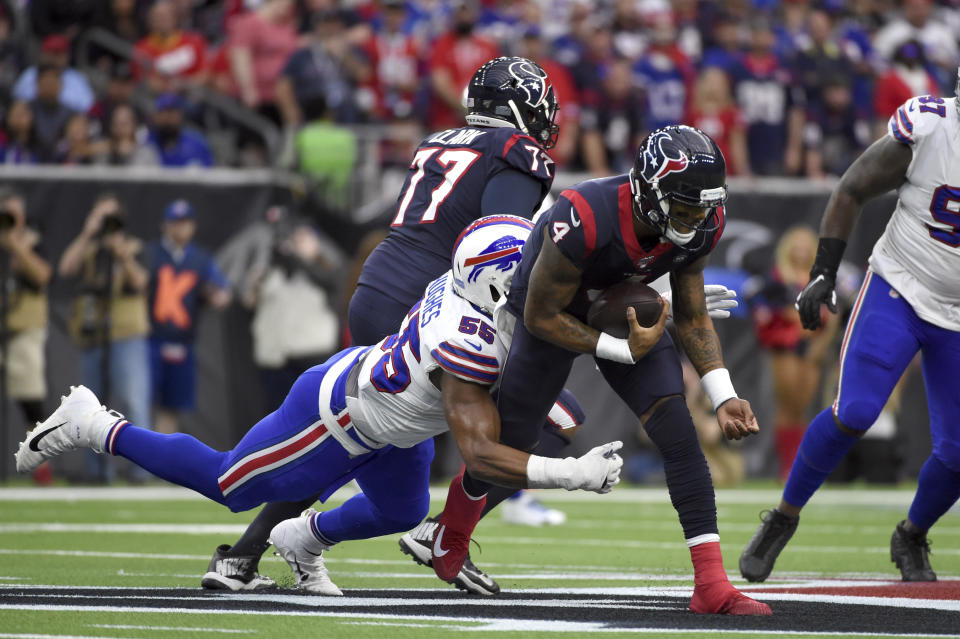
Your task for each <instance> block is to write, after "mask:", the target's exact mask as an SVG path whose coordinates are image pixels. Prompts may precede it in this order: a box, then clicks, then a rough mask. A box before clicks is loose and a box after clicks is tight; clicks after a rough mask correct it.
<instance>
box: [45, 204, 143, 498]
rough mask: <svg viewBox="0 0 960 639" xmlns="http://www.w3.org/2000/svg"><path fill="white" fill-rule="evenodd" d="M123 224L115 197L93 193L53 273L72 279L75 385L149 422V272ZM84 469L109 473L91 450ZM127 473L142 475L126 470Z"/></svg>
mask: <svg viewBox="0 0 960 639" xmlns="http://www.w3.org/2000/svg"><path fill="white" fill-rule="evenodd" d="M125 226H126V224H125V214H124V211H123V206H122V204H121V202H120V200H119V199H118V198H117V196H116V195H114V194H112V193H103V194H101V195H100V196H99V197H98V198H97V200H96V202H94V205H93V209H92V210H91V211H90V213H89V215H88V216H87V219H86V222H84V225H83V229H82V230H81V232H80V235H78V236H77V237H76V238H75V239H74V240H73V242H71V243H70V245H69V246H68V247H67V249H66V251H64V253H63V257H61V258H60V264H59V266H58V269H57V270H58V273H59V274H60V276H61V277H79V286H78V289H77V296H76V298H75V299H74V306H73V313H72V315H71V319H70V334H71V336H72V337H73V339H74V340H75V341H76V343H77V345H78V346H79V347H80V349H81V369H82V370H81V380H82V381H81V383H83V384H84V385H86V386H87V387H89V388H90V389H91V390H93V391H94V392H95V393H97V395H99V396H100V397H102V398H103V401H105V402H114V403H115V404H116V405H117V408H118V410H120V411H121V412H122V413H123V414H124V415H126V416H127V418H128V419H130V420H131V421H133V420H137V421H135V422H134V423H137V424H149V423H150V369H149V351H148V346H147V335H148V334H149V332H150V325H149V321H148V319H147V294H146V291H147V284H148V282H149V274H148V272H147V270H146V269H145V268H144V267H143V266H142V265H141V264H140V263H139V262H138V261H137V256H138V254H139V253H140V251H141V248H142V243H141V242H140V240H138V239H137V238H135V237H131V236H129V235H128V234H127V233H126V230H125ZM87 470H88V472H89V474H90V479H93V480H95V481H100V482H105V483H106V482H110V481H111V480H112V479H113V474H114V470H113V467H112V466H111V465H110V461H109V457H107V456H102V455H97V454H91V455H90V456H89V457H88V458H87ZM130 479H131V480H133V481H142V480H144V479H146V475H145V474H143V473H142V472H141V471H139V470H137V469H134V470H132V474H131V476H130Z"/></svg>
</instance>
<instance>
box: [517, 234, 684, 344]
mask: <svg viewBox="0 0 960 639" xmlns="http://www.w3.org/2000/svg"><path fill="white" fill-rule="evenodd" d="M580 281H581V278H580V271H579V269H577V267H576V266H575V265H574V264H573V262H571V261H570V260H569V259H567V257H566V256H565V255H564V254H563V253H561V252H560V249H558V248H557V247H556V245H555V244H554V243H553V240H552V239H551V238H550V234H549V230H547V229H544V238H543V248H542V249H540V254H539V255H538V256H537V261H536V262H535V263H534V265H533V270H532V271H531V273H530V285H529V288H528V290H527V302H526V308H525V309H524V314H523V321H524V324H525V325H526V327H527V330H528V331H530V332H531V333H532V334H533V335H535V336H536V337H539V338H540V339H543V340H546V341H548V342H551V343H553V344H556V345H557V346H562V347H563V348H566V349H568V350H571V351H575V352H577V353H591V354H592V353H595V352H596V350H597V341H598V340H599V339H600V331H598V330H596V329H594V328H591V327H590V326H587V325H586V324H584V323H583V322H581V321H580V320H578V319H577V318H576V317H574V316H573V315H571V314H570V313H567V312H566V311H564V309H565V308H566V307H567V306H568V305H569V304H570V302H571V301H573V298H574V296H575V295H576V294H577V291H578V290H579V289H580ZM702 293H703V291H702V290H701V294H702ZM669 306H670V305H669V303H665V304H664V307H663V312H662V313H661V316H660V320H659V321H658V322H657V323H656V324H655V325H654V326H652V327H650V328H643V327H642V326H640V325H639V324H638V323H637V320H636V314H635V312H634V311H633V309H628V310H627V317H626V318H625V319H626V320H627V321H628V322H629V324H630V337H629V338H628V339H629V342H630V351H631V353H632V354H633V357H634V359H639V358H640V357H642V356H643V355H644V354H645V353H646V352H647V351H649V350H650V349H651V348H652V347H653V345H654V344H656V343H657V342H658V341H659V340H660V336H661V335H662V333H663V327H664V325H665V324H666V321H667V315H668V314H669Z"/></svg>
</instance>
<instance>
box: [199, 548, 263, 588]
mask: <svg viewBox="0 0 960 639" xmlns="http://www.w3.org/2000/svg"><path fill="white" fill-rule="evenodd" d="M231 550H233V549H232V547H231V546H230V545H228V544H223V545H221V546H217V549H216V551H215V552H214V553H213V558H212V559H211V560H210V565H209V566H208V567H207V573H206V574H205V575H204V576H203V578H202V579H201V581H200V585H201V586H203V587H204V588H206V589H207V590H268V589H270V588H276V587H277V582H275V581H274V580H273V579H270V578H269V577H264V576H263V575H261V574H260V573H259V572H257V566H258V565H259V564H260V555H259V554H255V555H240V554H238V553H233V552H231Z"/></svg>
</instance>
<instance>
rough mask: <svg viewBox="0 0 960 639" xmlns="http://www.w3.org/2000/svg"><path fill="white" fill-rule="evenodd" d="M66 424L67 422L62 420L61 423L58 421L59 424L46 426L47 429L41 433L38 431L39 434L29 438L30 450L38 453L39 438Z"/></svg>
mask: <svg viewBox="0 0 960 639" xmlns="http://www.w3.org/2000/svg"><path fill="white" fill-rule="evenodd" d="M66 424H67V422H62V423H60V424H57V425H56V426H53V427H52V428H48V429H47V430H45V431H43V432H42V433H40V434H39V435H37V436H36V437H33V438H32V439H31V440H30V450H32V451H35V452H38V453H39V452H40V447H39V446H38V445H37V444H39V443H40V440H41V439H43V438H44V437H46V436H47V435H49V434H50V433H52V432H53V431H55V430H57V429H58V428H60V427H61V426H66Z"/></svg>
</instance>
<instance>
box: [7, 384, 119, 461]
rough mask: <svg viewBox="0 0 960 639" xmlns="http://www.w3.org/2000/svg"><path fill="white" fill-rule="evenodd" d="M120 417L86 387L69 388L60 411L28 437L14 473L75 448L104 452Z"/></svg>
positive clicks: (22, 444) (62, 399) (22, 446)
mask: <svg viewBox="0 0 960 639" xmlns="http://www.w3.org/2000/svg"><path fill="white" fill-rule="evenodd" d="M121 419H123V415H121V414H120V413H117V412H114V411H109V412H108V411H107V409H106V408H105V407H103V406H101V405H100V400H99V399H97V396H96V395H94V394H93V391H91V390H90V389H89V388H87V387H86V386H71V387H70V394H69V395H68V396H66V397H61V398H60V407H59V408H57V410H55V411H53V414H52V415H50V417H48V418H47V419H46V420H44V421H43V422H41V423H39V424H37V427H36V428H34V429H33V430H32V431H30V432H29V433H27V438H26V440H24V441H22V442H20V448H19V449H18V450H17V453H16V455H15V457H16V459H17V472H21V473H28V472H30V471H32V470H34V469H35V468H36V467H37V466H39V465H40V464H42V463H43V462H44V461H45V460H47V459H50V458H51V457H54V456H56V455H60V454H62V453H65V452H67V451H68V450H74V449H75V448H91V449H93V450H95V451H96V452H98V453H102V452H103V451H104V447H105V446H106V438H107V433H108V431H109V430H110V427H111V426H113V425H114V424H116V423H117V422H118V421H120V420H121Z"/></svg>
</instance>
